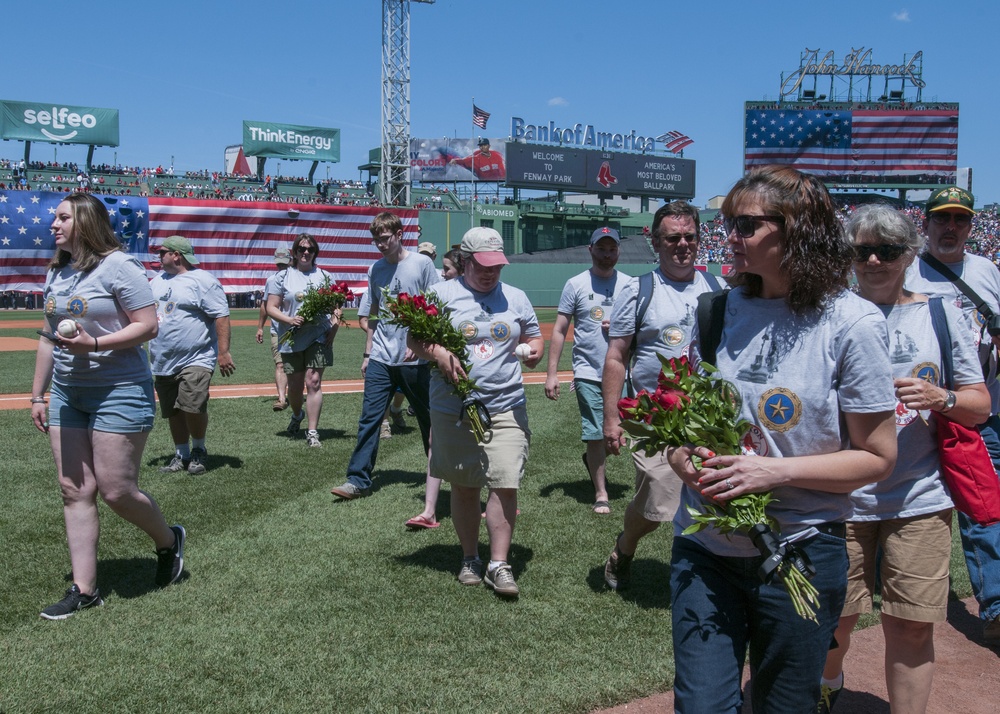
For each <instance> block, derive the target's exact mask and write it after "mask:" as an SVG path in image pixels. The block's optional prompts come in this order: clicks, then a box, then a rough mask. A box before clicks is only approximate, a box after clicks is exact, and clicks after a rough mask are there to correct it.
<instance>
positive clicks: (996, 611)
mask: <svg viewBox="0 0 1000 714" xmlns="http://www.w3.org/2000/svg"><path fill="white" fill-rule="evenodd" d="M979 433H980V434H982V436H983V441H984V442H985V443H986V449H987V451H989V452H990V457H991V458H992V459H993V466H994V467H996V468H998V469H1000V416H997V415H996V414H994V415H993V416H991V417H990V418H989V419H987V420H986V421H985V422H983V423H982V424H980V425H979ZM958 530H959V533H960V534H961V535H962V549H963V550H964V551H965V566H966V567H967V568H968V569H969V580H970V581H971V582H972V594H973V595H975V596H976V602H978V603H979V617H980V619H982V620H993V619H995V618H997V617H1000V523H994V524H993V525H992V526H981V525H978V524H977V523H974V522H973V521H970V520H969V518H968V516H966V515H965V514H964V513H959V514H958Z"/></svg>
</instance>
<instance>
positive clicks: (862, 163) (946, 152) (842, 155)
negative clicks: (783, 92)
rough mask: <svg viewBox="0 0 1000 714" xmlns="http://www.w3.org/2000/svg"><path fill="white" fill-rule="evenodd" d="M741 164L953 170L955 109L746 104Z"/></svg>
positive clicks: (816, 169)
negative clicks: (761, 106) (760, 106)
mask: <svg viewBox="0 0 1000 714" xmlns="http://www.w3.org/2000/svg"><path fill="white" fill-rule="evenodd" d="M745 130H746V134H745V138H746V147H745V168H746V169H747V170H749V169H751V168H753V167H754V166H762V165H766V164H786V165H791V166H794V167H795V168H797V169H801V170H802V171H806V172H808V173H812V174H816V175H819V176H835V175H844V174H857V173H868V174H880V173H889V174H896V175H918V174H927V175H941V176H954V174H955V172H956V170H957V166H958V110H957V109H953V110H952V109H946V110H926V111H913V110H905V109H892V110H884V111H877V110H856V111H848V110H823V109H808V110H805V109H803V110H799V109H788V108H786V109H748V110H747V112H746V126H745Z"/></svg>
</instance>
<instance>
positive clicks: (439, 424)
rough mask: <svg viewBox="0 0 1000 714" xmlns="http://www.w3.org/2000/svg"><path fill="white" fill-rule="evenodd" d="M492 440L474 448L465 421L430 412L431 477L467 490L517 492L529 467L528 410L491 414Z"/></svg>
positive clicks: (519, 409)
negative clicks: (500, 489)
mask: <svg viewBox="0 0 1000 714" xmlns="http://www.w3.org/2000/svg"><path fill="white" fill-rule="evenodd" d="M492 417H493V438H492V439H491V440H490V442H489V443H484V444H477V443H476V437H475V436H473V435H472V429H471V428H470V427H469V421H468V419H463V420H462V423H461V425H459V426H455V423H456V422H457V421H458V420H457V419H456V418H455V416H454V415H452V414H444V413H443V412H437V411H431V434H432V436H433V438H434V448H433V449H431V463H430V469H431V475H432V476H436V477H438V478H442V479H444V480H445V481H447V482H449V483H451V484H454V485H456V486H466V487H468V488H483V487H484V486H485V487H486V488H519V487H520V486H521V479H522V478H524V469H525V466H526V465H527V463H528V444H529V443H530V442H531V431H530V430H529V429H528V410H527V408H526V407H525V406H524V405H521V406H520V407H517V408H515V409H512V410H511V411H509V412H502V413H501V414H493V415H492Z"/></svg>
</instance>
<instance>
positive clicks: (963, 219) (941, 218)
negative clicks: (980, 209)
mask: <svg viewBox="0 0 1000 714" xmlns="http://www.w3.org/2000/svg"><path fill="white" fill-rule="evenodd" d="M952 221H955V225H956V226H959V227H960V228H964V227H965V226H967V225H970V224H971V223H972V216H971V215H970V214H968V213H932V214H931V223H934V224H937V225H939V226H946V225H948V224H949V223H951V222H952Z"/></svg>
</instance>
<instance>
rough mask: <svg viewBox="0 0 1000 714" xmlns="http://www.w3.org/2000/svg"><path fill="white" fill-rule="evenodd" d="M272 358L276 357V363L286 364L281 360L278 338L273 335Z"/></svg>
mask: <svg viewBox="0 0 1000 714" xmlns="http://www.w3.org/2000/svg"><path fill="white" fill-rule="evenodd" d="M271 356H272V357H274V363H275V364H276V365H278V364H284V363H285V361H284V360H283V359H281V352H280V351H279V350H278V336H277V335H271Z"/></svg>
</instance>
